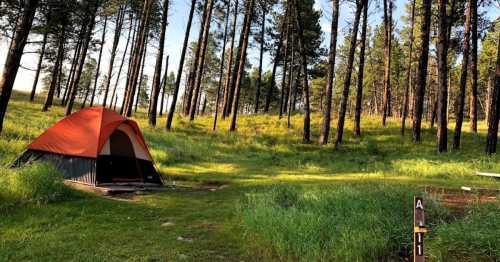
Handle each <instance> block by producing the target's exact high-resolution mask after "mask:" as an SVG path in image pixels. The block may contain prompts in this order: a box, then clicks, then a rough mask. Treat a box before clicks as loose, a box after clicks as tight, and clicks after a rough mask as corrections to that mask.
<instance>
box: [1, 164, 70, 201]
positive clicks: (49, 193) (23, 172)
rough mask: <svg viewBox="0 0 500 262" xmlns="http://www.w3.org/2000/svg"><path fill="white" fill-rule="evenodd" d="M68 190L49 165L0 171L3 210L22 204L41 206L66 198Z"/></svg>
mask: <svg viewBox="0 0 500 262" xmlns="http://www.w3.org/2000/svg"><path fill="white" fill-rule="evenodd" d="M69 192H70V190H69V188H67V187H66V186H65V185H64V183H63V178H62V176H61V175H60V174H59V172H58V171H57V170H56V169H55V168H54V167H52V166H51V165H49V164H44V163H35V164H33V165H29V166H26V167H22V168H19V169H0V200H2V202H1V204H0V205H1V206H2V207H3V208H6V207H9V206H13V205H16V204H23V203H35V204H43V203H48V202H53V201H58V200H62V199H64V198H66V197H67V196H68V194H69Z"/></svg>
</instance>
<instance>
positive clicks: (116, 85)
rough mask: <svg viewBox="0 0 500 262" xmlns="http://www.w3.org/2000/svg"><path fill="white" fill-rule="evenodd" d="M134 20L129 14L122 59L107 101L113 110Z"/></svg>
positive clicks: (133, 27)
mask: <svg viewBox="0 0 500 262" xmlns="http://www.w3.org/2000/svg"><path fill="white" fill-rule="evenodd" d="M133 20H134V18H133V16H132V15H130V28H129V30H128V35H127V42H125V50H124V51H123V56H122V61H121V63H120V67H119V69H118V75H117V76H116V81H115V86H114V87H113V92H112V94H111V101H110V102H109V108H110V109H111V108H113V110H115V109H116V98H117V97H118V95H117V94H116V89H117V87H118V82H119V81H120V76H121V74H122V69H123V64H124V63H125V57H126V56H127V50H128V46H129V42H130V35H131V34H132V31H133V30H135V27H136V23H137V22H136V23H134V24H133V23H132V21H133ZM132 37H133V38H135V32H134V36H132ZM108 80H110V78H108ZM113 103H115V106H113ZM103 106H105V105H104V102H103Z"/></svg>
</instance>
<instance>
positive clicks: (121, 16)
mask: <svg viewBox="0 0 500 262" xmlns="http://www.w3.org/2000/svg"><path fill="white" fill-rule="evenodd" d="M124 18H125V8H124V6H123V5H121V6H120V9H119V10H118V14H117V19H116V25H115V34H114V37H113V46H112V47H111V56H110V58H109V66H108V77H107V78H106V82H105V83H104V98H103V100H102V106H103V107H106V105H107V103H108V93H109V86H110V84H111V78H112V77H113V65H114V62H115V58H116V51H117V49H118V43H119V42H120V35H121V32H122V28H123V21H124ZM130 26H132V19H131V20H130ZM131 30H132V28H131V29H130V30H129V36H128V37H127V45H126V47H128V39H129V38H130V31H131ZM125 53H126V52H125ZM125 53H124V54H125ZM122 65H123V63H122ZM120 68H121V66H120ZM114 92H115V90H113V93H114ZM113 97H114V95H113V96H112V97H111V101H110V105H112V104H113Z"/></svg>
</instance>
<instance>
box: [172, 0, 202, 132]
mask: <svg viewBox="0 0 500 262" xmlns="http://www.w3.org/2000/svg"><path fill="white" fill-rule="evenodd" d="M195 7H196V0H192V1H191V9H190V11H189V18H188V23H187V26H186V33H185V35H184V43H183V45H182V52H181V58H180V62H179V67H178V68H177V76H176V80H175V86H174V92H173V95H172V103H171V104H170V110H169V111H168V114H167V123H166V128H167V130H170V129H171V128H172V120H173V118H174V114H175V106H176V104H177V97H178V96H179V87H180V85H181V77H182V69H183V68H184V59H185V58H186V49H187V46H188V41H189V33H190V32H191V24H192V22H193V14H194V9H195Z"/></svg>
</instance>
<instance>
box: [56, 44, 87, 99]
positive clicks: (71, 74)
mask: <svg viewBox="0 0 500 262" xmlns="http://www.w3.org/2000/svg"><path fill="white" fill-rule="evenodd" d="M81 49H82V39H81V36H80V37H79V38H78V42H77V44H76V46H75V52H74V54H73V59H72V61H71V68H70V70H69V75H68V80H67V81H66V87H65V88H64V95H63V99H62V100H61V105H63V106H66V103H67V100H68V95H69V93H71V92H70V90H69V89H70V88H71V83H72V82H73V78H74V76H75V69H76V66H77V64H78V57H80V51H81Z"/></svg>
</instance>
